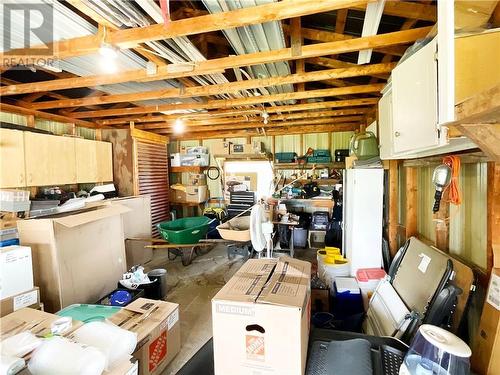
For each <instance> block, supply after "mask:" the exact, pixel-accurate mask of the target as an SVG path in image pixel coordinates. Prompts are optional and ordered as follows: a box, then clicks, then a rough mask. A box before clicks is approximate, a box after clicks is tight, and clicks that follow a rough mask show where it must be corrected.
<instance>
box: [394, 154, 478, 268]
mask: <svg viewBox="0 0 500 375" xmlns="http://www.w3.org/2000/svg"><path fill="white" fill-rule="evenodd" d="M433 171H434V167H433V166H430V167H420V168H418V169H417V195H418V204H417V229H418V232H419V233H420V234H421V235H423V236H424V237H426V238H427V239H429V240H431V241H435V238H436V221H435V220H434V216H433V213H432V205H433V202H434V191H435V190H434V184H433V183H432V172H433ZM405 178H406V174H405V168H403V167H401V168H400V173H399V223H400V225H402V226H405V222H404V221H405V214H406V212H405V202H406V184H405ZM459 186H460V190H461V192H462V204H461V205H460V206H455V205H453V204H450V215H449V251H450V253H453V254H456V255H458V256H460V257H462V258H464V259H466V260H468V261H470V262H472V263H474V264H476V265H477V266H479V267H481V268H486V238H487V227H486V226H487V163H475V164H462V166H461V173H460V182H459ZM441 204H444V203H443V202H442V203H441Z"/></svg>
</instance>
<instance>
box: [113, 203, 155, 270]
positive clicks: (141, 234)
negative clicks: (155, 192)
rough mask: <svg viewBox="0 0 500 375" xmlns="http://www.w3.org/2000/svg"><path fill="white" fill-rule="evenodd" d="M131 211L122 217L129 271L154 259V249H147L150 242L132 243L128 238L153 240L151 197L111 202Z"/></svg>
mask: <svg viewBox="0 0 500 375" xmlns="http://www.w3.org/2000/svg"><path fill="white" fill-rule="evenodd" d="M110 203H111V204H119V205H122V206H125V207H128V208H129V209H130V211H129V212H126V213H124V214H123V215H122V220H123V235H124V236H125V254H126V258H127V269H129V268H130V267H132V266H134V265H136V264H145V263H147V262H149V261H151V260H152V259H153V249H148V248H145V247H144V246H145V245H149V244H150V242H148V241H135V240H134V241H130V240H127V239H128V238H151V237H152V235H151V231H152V223H151V197H150V196H148V195H141V196H136V197H126V198H117V199H113V200H111V201H110Z"/></svg>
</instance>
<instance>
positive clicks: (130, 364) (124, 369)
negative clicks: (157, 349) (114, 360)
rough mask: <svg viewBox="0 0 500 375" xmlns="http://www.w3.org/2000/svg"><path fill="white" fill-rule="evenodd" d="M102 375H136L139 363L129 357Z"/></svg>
mask: <svg viewBox="0 0 500 375" xmlns="http://www.w3.org/2000/svg"><path fill="white" fill-rule="evenodd" d="M102 374H103V375H138V374H139V361H137V359H136V358H134V357H132V356H131V357H130V358H128V359H126V360H124V361H123V362H121V363H119V364H118V365H116V366H114V367H113V369H112V370H110V371H104V372H103V373H102Z"/></svg>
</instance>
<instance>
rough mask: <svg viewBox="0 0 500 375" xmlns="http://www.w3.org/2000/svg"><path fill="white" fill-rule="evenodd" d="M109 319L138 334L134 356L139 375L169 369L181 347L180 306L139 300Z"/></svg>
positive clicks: (157, 372)
mask: <svg viewBox="0 0 500 375" xmlns="http://www.w3.org/2000/svg"><path fill="white" fill-rule="evenodd" d="M109 320H110V321H111V322H113V323H115V324H116V325H119V326H120V327H121V328H124V329H129V330H132V331H134V332H136V333H137V347H136V349H135V352H134V353H133V356H134V358H136V359H138V360H139V374H140V375H157V374H161V372H162V371H163V370H164V369H165V367H167V365H168V364H169V363H170V362H171V361H172V359H173V358H174V357H175V356H176V355H177V353H178V352H179V350H180V347H181V328H180V321H179V305H178V304H176V303H170V302H165V301H157V300H150V299H146V298H139V299H137V300H136V301H134V302H132V303H131V304H130V305H128V306H126V307H124V308H122V309H121V310H120V311H119V312H118V313H116V314H115V315H113V316H112V317H111V318H109Z"/></svg>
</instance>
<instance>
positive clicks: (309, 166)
mask: <svg viewBox="0 0 500 375" xmlns="http://www.w3.org/2000/svg"><path fill="white" fill-rule="evenodd" d="M313 166H316V169H324V168H329V169H345V163H306V164H297V163H274V169H277V170H281V169H297V170H302V169H312V168H313Z"/></svg>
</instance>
